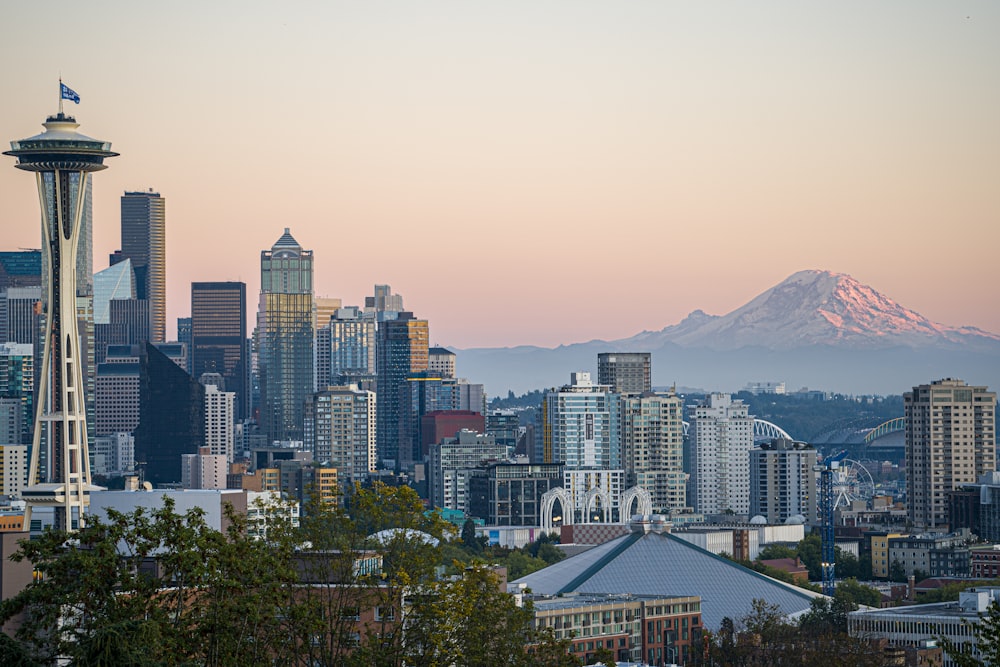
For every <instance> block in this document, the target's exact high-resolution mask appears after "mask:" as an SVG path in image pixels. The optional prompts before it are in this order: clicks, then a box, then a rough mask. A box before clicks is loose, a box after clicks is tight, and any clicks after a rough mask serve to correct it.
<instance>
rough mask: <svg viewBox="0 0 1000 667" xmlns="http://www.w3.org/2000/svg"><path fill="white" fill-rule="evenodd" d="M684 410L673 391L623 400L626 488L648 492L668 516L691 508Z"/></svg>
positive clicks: (627, 395) (631, 395)
mask: <svg viewBox="0 0 1000 667" xmlns="http://www.w3.org/2000/svg"><path fill="white" fill-rule="evenodd" d="M618 368H619V369H621V368H622V366H618ZM683 408H684V406H683V401H682V400H681V399H680V398H679V397H678V396H677V394H675V393H674V392H673V391H670V392H666V393H655V394H654V393H652V392H648V391H647V392H644V393H629V394H626V395H623V396H622V397H621V451H622V455H621V460H622V467H623V468H624V470H625V486H626V488H628V487H632V486H639V487H641V488H643V489H645V490H646V491H648V492H649V495H650V498H651V500H652V503H653V511H654V512H658V513H668V512H672V511H677V510H680V509H682V508H684V507H686V506H687V479H688V475H687V473H686V472H684V418H683V412H684V410H683Z"/></svg>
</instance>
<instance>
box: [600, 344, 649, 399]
mask: <svg viewBox="0 0 1000 667" xmlns="http://www.w3.org/2000/svg"><path fill="white" fill-rule="evenodd" d="M651 357H652V355H651V354H650V353H649V352H601V353H600V354H598V355H597V383H598V384H606V385H610V386H611V388H612V389H613V390H614V391H615V392H616V393H618V394H641V393H643V392H646V391H652V389H653V384H652V382H653V380H652V362H651Z"/></svg>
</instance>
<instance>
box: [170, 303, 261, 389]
mask: <svg viewBox="0 0 1000 667" xmlns="http://www.w3.org/2000/svg"><path fill="white" fill-rule="evenodd" d="M177 342H178V343H180V344H182V345H184V347H186V348H187V350H188V352H187V355H186V356H187V367H186V368H185V369H184V370H186V371H187V372H188V375H190V374H191V318H190V317H178V318H177ZM245 343H246V341H244V344H245ZM247 354H249V353H247ZM248 374H249V371H248ZM248 382H249V380H248Z"/></svg>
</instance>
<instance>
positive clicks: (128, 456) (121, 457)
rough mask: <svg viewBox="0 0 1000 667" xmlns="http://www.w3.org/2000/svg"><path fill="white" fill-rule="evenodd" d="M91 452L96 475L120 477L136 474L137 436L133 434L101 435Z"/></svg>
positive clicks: (95, 440) (93, 469)
mask: <svg viewBox="0 0 1000 667" xmlns="http://www.w3.org/2000/svg"><path fill="white" fill-rule="evenodd" d="M91 452H92V455H91V459H92V461H93V463H92V464H91V470H92V472H93V473H94V474H95V475H107V476H109V477H118V476H122V475H126V474H129V473H133V472H135V436H133V435H132V434H131V433H111V434H109V435H99V436H97V437H96V438H94V446H93V447H92V448H91Z"/></svg>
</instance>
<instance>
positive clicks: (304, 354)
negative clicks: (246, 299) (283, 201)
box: [257, 227, 313, 442]
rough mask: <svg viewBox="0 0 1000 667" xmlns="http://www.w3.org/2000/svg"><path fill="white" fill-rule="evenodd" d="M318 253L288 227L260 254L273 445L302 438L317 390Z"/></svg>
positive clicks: (265, 394)
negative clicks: (315, 314)
mask: <svg viewBox="0 0 1000 667" xmlns="http://www.w3.org/2000/svg"><path fill="white" fill-rule="evenodd" d="M312 278H313V253H312V250H303V249H302V246H300V245H299V243H298V241H296V240H295V239H294V238H293V237H292V235H291V233H290V232H289V230H288V228H287V227H286V228H285V233H284V234H282V235H281V238H279V239H278V240H277V242H275V244H274V245H273V246H271V249H270V250H264V251H262V252H261V253H260V310H259V312H258V314H257V364H258V372H259V374H260V400H261V407H260V423H261V427H262V428H263V430H264V432H265V433H266V434H267V437H268V441H269V442H274V441H286V440H302V437H303V435H302V410H303V406H304V404H305V400H306V396H308V395H310V394H312V392H313V284H312Z"/></svg>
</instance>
